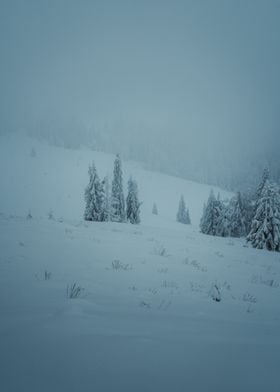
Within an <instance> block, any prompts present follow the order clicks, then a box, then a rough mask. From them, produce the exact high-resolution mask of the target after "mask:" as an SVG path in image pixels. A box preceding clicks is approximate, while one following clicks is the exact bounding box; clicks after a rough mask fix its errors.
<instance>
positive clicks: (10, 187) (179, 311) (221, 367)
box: [0, 137, 280, 392]
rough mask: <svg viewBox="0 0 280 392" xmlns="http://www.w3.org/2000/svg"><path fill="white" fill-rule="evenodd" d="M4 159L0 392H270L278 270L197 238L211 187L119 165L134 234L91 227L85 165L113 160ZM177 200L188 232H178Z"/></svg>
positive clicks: (12, 155)
mask: <svg viewBox="0 0 280 392" xmlns="http://www.w3.org/2000/svg"><path fill="white" fill-rule="evenodd" d="M0 146H1V147H0V148H1V154H0V160H1V162H0V170H1V195H0V212H1V215H0V249H1V253H0V390H1V391H3V392H38V391H39V392H64V391H67V392H72V391H73V392H74V391H75V392H76V391H78V392H87V391H88V392H92V391H97V392H111V391H112V392H118V391H120V392H127V391H129V392H138V391H139V392H144V391H145V392H146V391H149V392H150V391H153V392H155V391H156V392H157V391H163V392H165V391H166V392H167V391H168V392H169V391H174V392H181V391H182V392H185V391H191V392H193V391H194V392H196V391H199V392H200V391H201V392H204V391H215V392H220V391H221V392H222V391H223V392H224V391H227V392H231V391H232V392H233V391H234V392H236V391H246V392H248V391H254V392H256V391H260V392H263V391H270V392H279V390H280V383H279V376H278V375H279V371H278V367H279V359H280V354H279V353H280V350H279V349H280V338H279V327H280V310H279V309H280V308H279V294H280V287H279V284H280V256H279V254H276V253H269V252H267V251H259V250H255V249H252V248H250V247H247V245H246V244H245V241H244V240H243V239H229V238H226V239H224V238H215V237H211V236H205V235H202V234H201V233H199V230H198V228H197V223H198V220H199V217H200V213H201V208H202V204H203V201H205V200H206V198H207V196H208V193H209V187H208V186H206V185H200V184H195V183H192V182H188V181H183V180H180V179H177V178H172V177H168V176H164V175H159V174H157V173H151V172H147V171H144V170H142V169H141V168H140V167H139V165H136V164H133V163H125V165H124V169H125V176H126V177H127V176H128V175H129V174H130V173H132V174H133V175H135V177H136V178H137V180H138V182H139V188H140V190H141V198H142V200H143V202H144V204H143V222H142V224H141V225H139V226H133V225H129V224H116V223H88V222H83V221H82V220H81V216H82V212H83V190H84V186H85V184H86V183H87V166H88V163H89V161H90V160H91V159H92V158H94V159H95V161H96V165H97V168H98V169H99V171H100V173H101V174H102V175H104V174H106V173H107V172H110V171H111V168H112V160H113V157H111V156H108V155H105V154H102V153H95V152H89V151H86V150H84V151H70V150H63V149H59V148H53V147H50V146H47V145H44V144H40V143H37V142H35V141H32V140H30V139H25V138H23V139H22V140H20V139H17V138H10V137H9V138H2V139H1V142H0ZM32 146H34V148H35V150H36V157H33V158H32V157H30V150H31V148H32ZM180 193H184V194H185V196H186V199H187V202H188V204H189V206H190V211H191V214H192V217H193V221H194V222H195V225H192V226H185V225H181V224H178V223H176V222H175V218H174V216H175V213H176V208H177V204H178V199H179V196H180ZM224 196H227V195H226V194H224ZM153 201H156V202H157V204H158V207H159V212H160V215H159V216H153V215H152V214H151V208H152V203H153ZM29 209H30V210H31V212H32V214H33V219H26V214H27V212H28V210H29ZM50 209H53V211H54V215H55V219H54V220H49V219H47V213H48V211H49V210H50ZM60 217H62V219H60ZM45 273H46V274H47V276H46V278H47V279H45ZM72 283H76V284H77V285H79V286H81V287H82V288H83V290H82V292H81V295H80V296H79V297H78V298H76V299H69V298H68V296H67V286H68V287H69V285H71V284H72ZM216 287H217V288H218V291H219V292H220V293H219V294H220V295H221V301H220V302H216V301H214V300H213V297H214V296H215V295H216V294H217V293H216V292H215V291H217V288H216Z"/></svg>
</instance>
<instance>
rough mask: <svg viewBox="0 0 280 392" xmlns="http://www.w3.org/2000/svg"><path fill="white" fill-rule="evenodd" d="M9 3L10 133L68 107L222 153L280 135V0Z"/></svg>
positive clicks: (6, 115) (6, 124) (0, 41)
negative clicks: (222, 146)
mask: <svg viewBox="0 0 280 392" xmlns="http://www.w3.org/2000/svg"><path fill="white" fill-rule="evenodd" d="M0 4H1V15H0V22H1V25H0V33H1V34H0V37H1V38H0V49H1V65H0V67H1V72H0V78H1V79H0V81H1V92H0V105H1V108H0V115H1V118H0V123H1V131H3V130H6V129H12V128H17V127H21V126H26V124H28V123H29V122H32V121H33V120H34V119H37V118H40V116H52V115H54V114H56V113H60V114H62V115H65V116H70V115H71V116H75V117H76V118H78V119H79V120H81V121H83V122H84V123H85V124H86V125H88V126H90V125H92V124H95V125H96V126H99V125H104V124H107V125H108V126H110V125H112V124H115V123H118V122H119V123H123V124H128V125H129V124H134V125H137V126H139V124H143V132H144V131H145V129H156V130H159V131H161V130H165V133H166V132H167V134H169V135H170V137H171V136H172V137H176V135H180V136H182V135H186V141H188V142H192V143H194V142H195V143H202V140H205V141H206V143H205V146H211V147H213V148H214V147H215V145H217V143H218V145H220V143H224V144H225V145H226V146H230V148H235V147H236V148H238V146H239V147H240V146H242V145H248V142H249V141H252V143H253V148H259V147H262V148H266V147H267V146H268V145H269V144H273V145H275V138H278V139H277V140H279V129H278V124H279V95H280V93H279V91H280V90H279V87H280V82H279V69H280V51H279V38H280V23H279V20H280V18H279V17H280V1H273V0H267V1H257V0H251V1H248V0H235V1H230V0H213V1H208V0H205V1H199V0H193V1H162V0H161V1H160V0H158V1H151V0H149V1H146V0H144V1H143V0H141V1H132V0H131V1H129V0H128V1H122V0H115V1H106V0H103V1H87V0H79V1H74V0H65V1H62V0H48V1H39V0H34V1H30V0H24V1H13V0H9V1H3V0H1V1H0ZM272 141H273V143H272Z"/></svg>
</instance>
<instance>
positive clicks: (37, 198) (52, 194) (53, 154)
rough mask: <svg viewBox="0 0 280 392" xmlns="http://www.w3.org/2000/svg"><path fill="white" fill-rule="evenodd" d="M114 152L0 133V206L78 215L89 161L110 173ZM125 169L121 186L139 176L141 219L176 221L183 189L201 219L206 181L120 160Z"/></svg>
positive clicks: (21, 212) (34, 212)
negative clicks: (59, 145) (54, 144)
mask: <svg viewBox="0 0 280 392" xmlns="http://www.w3.org/2000/svg"><path fill="white" fill-rule="evenodd" d="M32 149H34V151H35V154H36V156H35V157H32V153H31V152H32ZM114 158H115V157H114V156H113V155H110V154H104V153H101V152H95V151H90V150H88V149H84V150H66V149H63V148H56V147H51V146H49V145H48V144H46V143H40V142H38V141H36V140H34V139H31V138H27V137H24V136H22V137H19V136H18V135H12V136H6V137H1V138H0V178H1V179H2V185H3V186H2V187H1V195H0V212H5V213H10V214H17V215H27V213H28V211H29V210H30V211H31V213H32V215H33V216H34V217H35V216H36V217H39V216H41V217H46V216H47V214H48V212H49V211H50V210H53V212H54V215H55V216H56V217H57V218H60V217H63V218H64V219H76V220H77V219H82V217H83V210H84V189H85V187H86V185H87V183H88V166H89V164H90V163H91V162H92V160H94V161H95V163H96V167H97V170H98V173H99V175H100V177H103V176H105V175H107V174H108V175H109V176H111V175H112V171H113V161H114ZM123 172H124V183H125V188H126V183H127V180H128V177H129V176H130V174H132V175H133V176H134V177H135V179H136V180H137V181H138V185H139V193H140V199H141V201H142V202H143V205H142V220H143V223H147V224H155V225H156V226H157V225H158V224H159V221H160V224H161V225H168V227H169V226H170V224H172V223H173V222H174V221H175V216H176V212H177V208H178V204H179V198H180V195H181V194H184V195H185V199H186V203H187V206H188V207H189V208H190V214H191V218H192V221H193V223H194V224H195V225H197V224H198V223H199V219H200V217H201V213H202V207H203V202H204V201H205V200H207V197H208V195H209V191H210V187H209V186H207V185H203V184H197V183H195V182H192V181H186V180H182V179H180V178H175V177H171V176H167V175H164V174H159V173H156V172H150V171H146V170H143V169H142V168H141V166H140V165H139V164H136V163H134V162H124V165H123ZM214 190H215V191H216V192H219V191H220V192H221V196H222V197H227V196H228V193H226V192H223V191H221V190H219V189H215V188H214ZM154 202H156V203H157V206H158V210H159V215H160V218H158V219H156V221H155V220H154V219H153V218H154V217H153V216H152V214H151V211H152V205H153V203H154ZM161 218H162V219H161Z"/></svg>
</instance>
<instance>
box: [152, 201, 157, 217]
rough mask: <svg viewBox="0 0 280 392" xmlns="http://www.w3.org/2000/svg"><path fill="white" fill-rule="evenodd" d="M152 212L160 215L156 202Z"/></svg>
mask: <svg viewBox="0 0 280 392" xmlns="http://www.w3.org/2000/svg"><path fill="white" fill-rule="evenodd" d="M152 214H153V215H158V209H157V205H156V203H154V204H153V208H152Z"/></svg>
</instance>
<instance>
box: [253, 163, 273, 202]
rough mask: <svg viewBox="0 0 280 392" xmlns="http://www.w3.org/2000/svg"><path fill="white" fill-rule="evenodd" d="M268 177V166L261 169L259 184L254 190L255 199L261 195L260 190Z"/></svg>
mask: <svg viewBox="0 0 280 392" xmlns="http://www.w3.org/2000/svg"><path fill="white" fill-rule="evenodd" d="M269 178H270V173H269V170H268V168H265V169H264V170H263V174H262V178H261V181H260V184H259V186H258V189H257V192H256V199H257V200H258V199H259V198H260V197H261V194H262V190H263V188H264V186H265V184H266V182H267V181H269Z"/></svg>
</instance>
